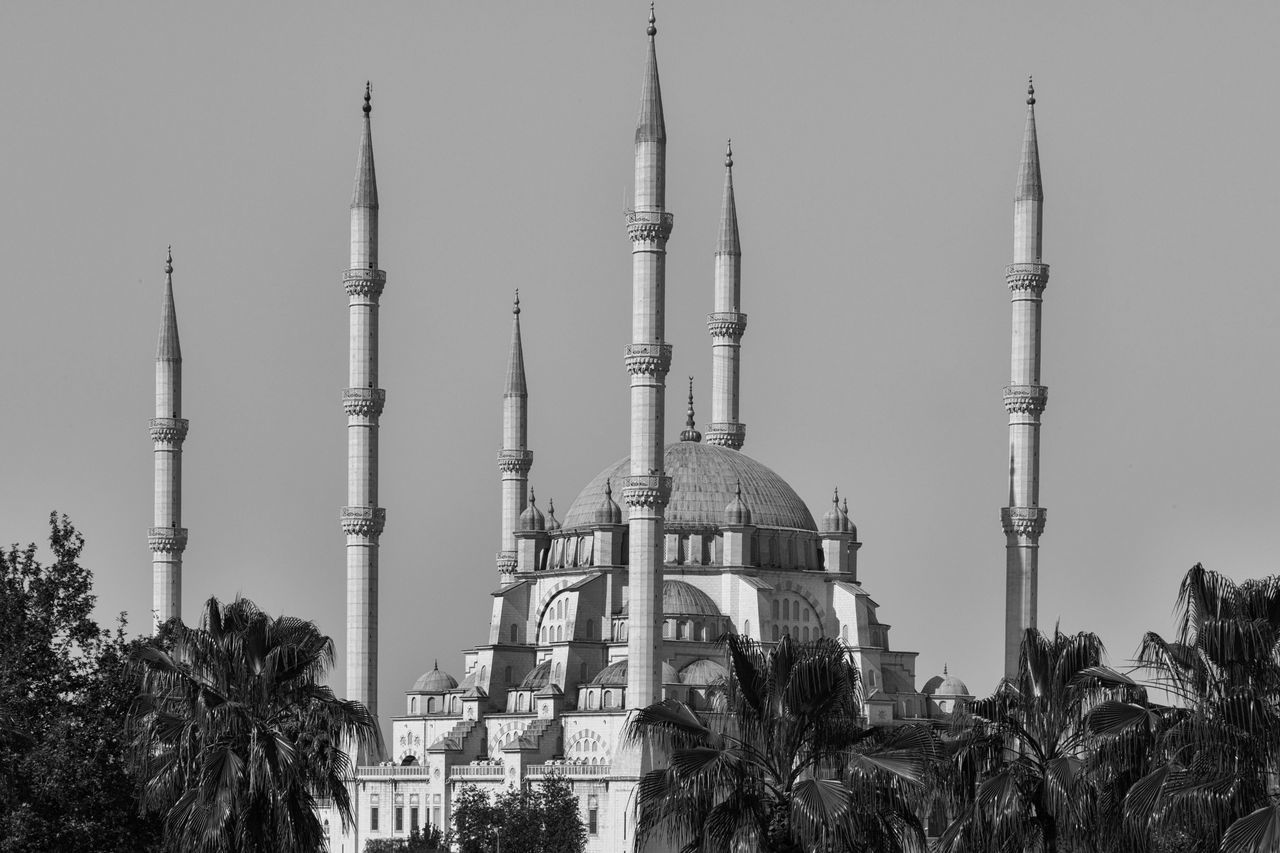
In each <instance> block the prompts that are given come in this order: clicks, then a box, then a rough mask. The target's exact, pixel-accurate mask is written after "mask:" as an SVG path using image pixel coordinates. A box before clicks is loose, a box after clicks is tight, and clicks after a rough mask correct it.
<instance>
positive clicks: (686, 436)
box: [680, 376, 702, 441]
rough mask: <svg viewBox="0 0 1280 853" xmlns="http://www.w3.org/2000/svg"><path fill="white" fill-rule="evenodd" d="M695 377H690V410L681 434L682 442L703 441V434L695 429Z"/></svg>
mask: <svg viewBox="0 0 1280 853" xmlns="http://www.w3.org/2000/svg"><path fill="white" fill-rule="evenodd" d="M693 425H694V421H693V377H692V376H690V377H689V410H688V412H687V413H686V415H685V419H684V431H683V432H681V433H680V440H681V441H702V433H700V432H698V431H697V430H696V429H694V428H693Z"/></svg>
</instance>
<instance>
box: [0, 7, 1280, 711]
mask: <svg viewBox="0 0 1280 853" xmlns="http://www.w3.org/2000/svg"><path fill="white" fill-rule="evenodd" d="M646 5H647V4H642V3H628V4H625V5H624V4H622V3H588V2H580V3H572V4H569V3H558V4H530V3H503V4H496V3H486V4H478V3H448V4H445V3H429V4H427V3H380V4H360V5H358V6H356V5H355V4H352V5H341V4H335V3H326V4H301V3H291V4H238V5H235V4H203V5H196V4H181V5H174V4H166V3H149V4H142V3H128V4H83V5H81V4H71V3H34V2H27V3H9V4H6V5H5V6H4V8H3V10H2V11H0V110H2V111H3V114H4V115H5V116H6V117H7V121H6V129H5V131H4V133H3V134H0V176H2V178H3V193H4V199H5V202H6V203H5V204H4V205H3V206H2V207H0V235H3V237H0V240H2V241H3V242H2V245H3V247H4V254H5V256H6V257H7V258H8V259H9V260H8V262H7V265H6V269H5V276H6V279H7V281H8V284H7V286H6V294H7V295H6V303H5V307H6V311H5V320H6V322H5V323H4V331H3V334H2V335H0V387H3V389H4V391H5V404H6V408H7V409H8V411H7V413H6V416H5V418H4V427H3V429H4V438H3V442H2V443H0V454H2V455H0V537H3V538H4V539H5V540H21V541H24V542H25V541H28V540H32V539H37V540H39V539H41V538H42V537H43V535H44V526H43V525H44V522H43V518H44V516H45V514H46V513H47V512H48V510H49V509H52V508H57V509H59V510H61V511H64V512H66V513H68V514H70V515H71V517H72V519H73V520H74V521H75V523H76V524H77V525H78V526H79V527H80V528H81V530H83V532H84V533H85V535H86V536H87V537H88V539H89V547H88V550H87V552H86V554H85V560H86V562H87V563H88V564H89V565H90V566H91V567H92V568H93V569H94V571H95V572H96V574H97V591H98V594H99V596H100V605H101V611H102V613H101V615H102V617H103V618H104V619H108V618H109V617H110V614H112V613H114V612H115V611H119V610H128V611H129V613H130V615H131V618H132V623H133V627H134V628H135V629H136V630H139V631H142V630H145V628H146V624H147V613H148V611H149V608H150V601H151V590H150V583H151V580H150V553H149V551H148V550H147V540H146V529H147V527H148V526H149V525H150V519H151V488H152V471H151V464H152V462H151V456H152V454H151V443H150V441H149V439H148V437H147V429H146V426H147V419H148V417H150V414H151V411H150V410H151V407H152V400H153V396H152V395H153V387H152V381H153V361H152V359H153V357H154V348H155V342H156V333H157V328H158V323H159V319H160V299H161V289H162V283H163V274H162V267H163V260H164V249H165V246H166V245H167V244H169V243H172V244H173V247H174V264H175V267H176V271H175V290H176V299H177V306H178V316H179V322H180V325H181V333H182V349H183V355H184V358H185V365H184V370H185V376H184V380H185V381H184V385H185V388H184V397H185V399H184V405H185V411H184V414H185V415H186V416H187V417H189V418H190V419H191V433H190V437H189V438H188V440H187V442H186V448H185V450H186V452H185V495H184V522H185V524H186V525H187V526H188V527H189V528H190V530H191V544H190V547H189V549H188V551H187V553H186V562H185V566H186V568H185V580H184V593H185V594H184V602H183V606H184V612H185V614H186V615H187V616H188V617H189V618H195V616H196V614H197V608H198V606H199V604H200V602H201V601H203V600H204V599H205V598H207V597H208V596H209V595H213V594H216V595H218V596H221V597H226V598H229V597H231V596H233V595H235V594H236V593H237V592H239V593H243V594H245V595H247V596H250V597H252V598H253V599H254V600H256V601H257V602H258V603H259V604H261V605H263V606H265V607H266V608H268V609H270V610H273V611H287V612H290V613H296V614H298V615H303V616H307V617H311V618H314V619H315V620H317V621H318V622H319V623H320V625H321V627H322V628H323V629H324V630H325V631H327V632H328V633H330V634H332V635H334V636H335V637H337V638H339V640H341V637H342V635H343V624H344V623H343V601H344V583H345V581H344V565H345V563H344V553H343V536H342V533H341V530H340V528H339V525H338V510H339V507H340V506H341V505H342V504H343V502H344V499H345V465H346V450H345V423H346V421H345V417H344V415H343V413H342V409H341V405H340V390H341V389H342V387H343V386H344V385H345V381H346V357H347V356H346V345H347V341H346V323H347V311H346V299H345V296H344V293H343V290H342V283H341V273H342V270H343V269H344V267H345V266H346V251H347V205H348V202H349V199H350V192H351V182H352V177H353V175H354V170H355V164H356V149H357V143H358V138H359V137H358V134H359V118H360V112H359V106H360V100H361V95H362V92H363V86H364V81H365V80H366V79H371V80H372V81H373V86H374V114H373V119H374V145H375V149H376V153H377V163H378V178H379V190H380V196H381V202H382V217H381V236H382V246H381V260H382V266H383V268H384V269H386V271H387V273H388V283H387V289H386V292H385V294H384V296H383V300H382V304H383V308H384V310H383V325H382V378H381V384H382V385H383V386H384V387H385V388H386V389H387V393H388V402H387V409H386V413H385V415H384V416H383V419H382V424H383V427H382V477H381V489H382V503H383V505H384V506H386V507H387V510H388V522H387V530H386V533H385V534H384V535H383V538H382V573H383V574H382V586H381V592H382V594H381V600H382V610H381V624H382V631H381V643H382V662H381V700H380V701H381V703H382V706H383V708H384V709H393V708H395V707H398V705H399V702H400V693H401V692H402V691H403V690H404V689H405V687H407V686H408V685H409V684H410V683H411V682H412V680H413V678H414V677H416V675H418V674H419V673H420V672H421V671H422V670H424V669H429V668H430V666H431V662H432V659H433V658H435V657H439V659H440V664H441V666H442V668H445V669H448V670H450V671H452V672H454V673H455V674H457V673H458V669H459V665H460V657H459V655H458V649H459V648H460V647H462V646H464V645H469V644H473V643H476V642H480V641H482V640H483V639H484V637H485V632H486V625H487V622H488V618H489V605H490V599H489V597H488V595H487V593H488V592H489V591H490V590H492V589H493V588H494V587H495V586H496V574H495V570H494V562H493V554H494V552H495V551H496V550H497V546H498V526H499V515H498V509H499V503H498V499H499V488H498V484H499V476H498V473H497V470H496V468H495V464H494V451H495V450H496V449H497V447H498V443H499V416H500V403H501V391H502V380H503V369H504V360H505V354H506V347H507V339H508V334H509V330H510V322H509V321H510V314H509V304H510V298H511V290H512V288H514V287H517V286H518V287H519V288H520V291H521V296H522V303H523V307H524V309H525V313H524V314H523V315H522V320H523V322H524V340H525V357H526V361H527V366H528V375H529V389H530V408H531V416H532V418H531V428H530V442H531V447H532V449H533V450H534V452H535V465H534V468H533V471H532V473H531V482H532V483H533V485H534V486H535V488H536V489H537V491H538V494H539V497H540V502H541V501H542V500H545V498H554V499H555V501H556V505H557V507H558V508H561V514H563V511H564V510H567V509H568V505H569V504H570V503H571V501H572V499H573V497H574V496H575V495H576V493H577V491H578V490H579V489H580V488H581V487H582V486H583V485H585V484H586V483H587V482H588V481H589V480H590V479H591V477H592V476H593V475H594V474H595V473H596V472H597V471H599V470H600V469H602V468H603V467H604V466H606V465H608V464H611V463H613V462H614V461H615V460H616V459H617V458H619V457H621V456H623V455H625V453H626V445H627V435H628V432H627V404H628V396H627V377H626V373H625V371H624V369H623V366H622V349H623V346H624V344H625V343H626V340H627V329H628V318H629V313H628V312H629V300H630V287H631V278H630V254H629V252H630V247H629V244H628V242H627V239H626V234H625V230H624V227H623V222H622V217H621V210H622V207H623V204H624V191H625V190H626V188H627V187H628V186H629V184H630V181H631V168H632V159H631V157H632V143H631V139H632V131H633V125H634V119H635V113H636V107H637V99H638V96H639V89H640V74H641V63H642V58H643V50H644V17H645V13H646V8H645V7H646ZM658 19H659V20H658V26H659V34H658V55H659V62H660V67H661V73H662V83H663V97H664V103H665V107H666V117H667V128H668V133H669V139H670V141H669V155H668V169H669V177H668V205H669V207H670V209H671V210H673V211H674V213H675V222H676V225H675V231H674V234H673V236H672V239H671V244H670V255H669V262H668V276H669V277H668V297H667V308H668V313H669V319H668V340H669V341H670V342H671V343H673V344H674V346H675V360H674V363H673V365H672V372H671V376H672V380H671V386H672V387H671V391H670V394H669V397H668V412H669V417H668V423H667V432H668V435H669V436H670V437H671V438H672V439H674V438H675V437H676V435H677V434H678V432H679V430H680V428H681V421H682V417H681V416H680V414H681V413H682V410H683V388H684V381H683V377H684V376H687V375H688V374H690V373H692V374H693V375H694V376H695V377H696V385H697V388H698V409H699V420H700V421H703V420H705V417H706V415H707V414H708V413H709V409H710V406H709V401H708V397H707V391H708V388H709V373H710V342H709V339H708V337H707V334H706V330H705V314H706V312H707V311H709V310H710V308H711V298H712V291H711V273H712V250H713V245H714V239H715V231H716V224H717V223H716V216H717V210H718V205H719V199H720V187H721V181H722V174H723V173H722V166H721V158H722V152H723V148H724V139H725V137H726V136H732V137H733V139H734V150H735V161H736V168H735V180H736V185H737V198H738V210H739V215H740V218H741V232H742V240H743V245H744V274H743V294H744V295H743V300H744V310H745V311H746V312H747V313H748V314H749V315H750V318H751V320H750V327H749V330H748V333H747V336H746V338H745V339H744V350H743V351H744V369H743V403H742V418H743V420H744V421H745V422H746V423H747V424H748V430H749V431H748V441H747V445H746V448H745V450H746V452H747V453H749V454H750V455H752V456H754V457H755V458H757V459H759V460H761V461H762V462H764V463H765V464H767V465H769V466H770V467H772V468H773V469H774V470H776V471H777V472H778V473H779V474H781V475H782V476H784V477H785V478H787V479H788V480H789V481H790V482H791V484H792V485H793V486H794V487H795V488H796V490H797V491H798V492H799V493H800V495H801V496H802V497H803V498H804V499H805V500H806V501H808V503H809V505H810V507H811V509H813V510H814V512H815V514H819V515H820V514H821V512H823V511H825V507H826V502H827V500H828V499H829V495H830V490H831V487H832V486H834V485H839V486H840V489H841V493H842V494H843V495H847V496H848V499H849V505H850V510H851V514H852V515H853V518H854V520H855V522H856V523H857V525H858V528H859V532H860V534H861V537H860V538H861V539H862V541H863V542H864V543H865V545H864V547H863V549H862V551H861V553H860V569H861V575H862V578H863V580H864V583H865V585H866V587H867V588H868V590H869V591H870V592H871V594H872V596H873V597H874V598H875V599H876V601H878V602H879V603H880V605H881V610H880V615H881V618H882V619H883V620H884V621H886V622H889V623H891V624H892V625H893V632H892V635H891V638H892V640H893V642H894V644H895V646H896V647H898V648H907V649H916V650H919V651H920V652H921V658H920V667H919V671H920V674H921V681H923V679H924V678H925V677H927V676H928V675H930V674H932V673H934V672H937V671H940V670H941V668H942V666H943V663H944V662H946V663H949V664H950V667H951V671H952V672H953V673H956V674H959V675H960V676H961V677H963V678H964V679H965V680H966V681H967V682H968V683H969V685H970V687H971V688H972V689H973V690H975V691H977V692H985V691H986V690H988V689H989V688H990V687H991V686H993V684H994V683H995V680H996V678H997V677H998V674H999V670H1000V665H1001V658H1000V645H1001V637H1002V619H1003V610H1004V602H1003V596H1004V592H1003V573H1004V538H1003V536H1002V534H1001V532H1000V523H999V508H1000V507H1001V506H1002V505H1003V504H1004V503H1005V502H1006V496H1007V483H1006V476H1007V470H1006V469H1007V455H1006V453H1007V446H1006V441H1007V436H1006V426H1005V413H1004V409H1003V406H1002V403H1001V387H1002V386H1003V385H1004V384H1005V382H1006V381H1007V380H1008V370H1009V367H1008V349H1009V297H1008V291H1007V288H1006V287H1005V284H1004V280H1003V268H1004V265H1005V264H1006V263H1008V262H1009V261H1010V257H1011V250H1012V236H1011V223H1012V203H1011V200H1012V194H1013V185H1014V178H1015V175H1016V170H1017V159H1018V151H1019V144H1020V137H1021V134H1022V126H1023V119H1024V114H1025V106H1024V104H1023V98H1024V94H1023V89H1024V86H1025V82H1026V77H1027V75H1028V74H1029V73H1034V74H1035V77H1036V88H1037V94H1038V105H1037V119H1038V124H1039V130H1040V151H1041V157H1042V163H1043V172H1044V182H1045V194H1046V211H1047V214H1046V226H1045V260H1046V262H1048V263H1049V264H1050V265H1051V267H1052V278H1051V280H1050V284H1049V287H1048V290H1047V291H1046V293H1045V312H1044V318H1045V332H1044V362H1043V364H1044V372H1043V375H1044V381H1045V382H1046V384H1048V386H1049V388H1050V398H1049V408H1048V410H1047V412H1046V413H1045V416H1044V424H1045V425H1044V429H1043V457H1042V458H1043V463H1042V475H1041V476H1042V487H1041V498H1042V502H1043V503H1044V505H1045V506H1047V507H1048V508H1049V516H1048V518H1049V520H1048V527H1047V530H1046V532H1045V535H1044V537H1043V539H1042V540H1041V543H1042V554H1041V579H1040V618H1041V623H1042V626H1046V627H1052V625H1053V622H1054V620H1055V619H1058V618H1059V617H1060V618H1061V620H1062V625H1063V627H1064V628H1065V629H1068V630H1078V629H1092V630H1095V631H1097V632H1098V633H1100V634H1101V636H1102V638H1103V640H1104V641H1105V642H1106V643H1107V645H1108V647H1109V649H1110V650H1111V653H1112V658H1113V660H1116V659H1119V660H1123V659H1125V658H1127V657H1128V656H1129V655H1130V654H1131V653H1132V651H1133V650H1134V648H1135V647H1136V645H1137V643H1138V640H1139V638H1140V637H1141V634H1142V632H1143V631H1146V630H1159V631H1162V632H1163V631H1167V630H1169V627H1170V620H1169V612H1170V609H1171V607H1172V604H1173V600H1174V596H1175V593H1176V584H1177V581H1178V579H1179V578H1180V577H1181V575H1182V573H1183V572H1184V571H1185V570H1186V569H1187V568H1188V567H1189V566H1190V565H1191V564H1192V563H1193V562H1195V561H1197V560H1203V561H1204V562H1205V563H1206V564H1207V565H1208V566H1209V567H1211V568H1215V569H1218V570H1220V571H1224V572H1226V573H1228V574H1230V575H1233V576H1235V577H1246V576H1251V575H1261V574H1266V573H1271V572H1273V571H1275V569H1276V566H1275V563H1274V561H1273V559H1272V553H1273V551H1274V532H1275V530H1276V518H1277V515H1280V497H1278V496H1277V489H1276V486H1275V483H1276V480H1277V477H1276V474H1277V454H1276V451H1275V439H1274V433H1275V420H1276V413H1277V399H1276V397H1277V392H1276V390H1275V382H1274V380H1273V379H1272V378H1271V374H1272V372H1273V369H1274V365H1276V363H1277V362H1278V361H1280V336H1277V335H1276V334H1275V327H1276V317H1277V314H1278V312H1280V291H1278V290H1277V288H1276V286H1275V280H1276V273H1275V271H1274V270H1273V269H1271V266H1270V255H1271V252H1270V250H1268V249H1267V248H1266V247H1267V246H1269V245H1274V244H1275V242H1276V234H1277V230H1278V229H1280V204H1278V203H1277V188H1280V165H1278V159H1277V157H1276V156H1275V152H1276V150H1277V149H1278V148H1280V139H1278V138H1277V136H1278V135H1280V130H1278V129H1280V122H1278V121H1277V113H1276V109H1275V106H1274V104H1275V100H1276V99H1275V87H1276V80H1277V79H1280V73H1278V72H1280V57H1278V55H1277V51H1276V50H1275V39H1276V35H1277V32H1278V29H1277V25H1278V24H1280V7H1277V6H1275V5H1274V4H1261V3H1259V4H1230V5H1226V4H1217V5H1209V4H1194V5H1193V4H1170V3H1143V4H1138V3H1129V4H1111V3H1093V4H1052V5H1050V4H1013V3H1000V4H994V3H983V4H975V3H969V4H903V3H894V4H890V3H880V4H865V3H858V4H851V3H830V4H816V3H814V4H794V3H773V4H760V3H741V2H737V3H728V2H702V3H696V4H694V3H680V4H677V3H672V2H667V3H664V4H662V5H661V6H660V7H659V9H658ZM544 496H545V498H544ZM336 683H338V684H341V683H342V682H341V679H337V680H336Z"/></svg>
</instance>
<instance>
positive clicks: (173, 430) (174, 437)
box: [149, 418, 191, 444]
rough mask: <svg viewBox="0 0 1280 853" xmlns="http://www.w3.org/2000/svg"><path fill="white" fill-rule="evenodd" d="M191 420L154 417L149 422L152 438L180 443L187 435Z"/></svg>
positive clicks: (170, 442) (169, 442)
mask: <svg viewBox="0 0 1280 853" xmlns="http://www.w3.org/2000/svg"><path fill="white" fill-rule="evenodd" d="M190 425H191V422H190V421H188V420H187V419H186V418H152V419H151V421H150V422H149V426H150V428H151V440H152V441H159V442H164V443H166V444H180V443H181V442H182V441H184V440H185V439H186V437H187V427H189V426H190Z"/></svg>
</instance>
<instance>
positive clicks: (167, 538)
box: [147, 527, 187, 554]
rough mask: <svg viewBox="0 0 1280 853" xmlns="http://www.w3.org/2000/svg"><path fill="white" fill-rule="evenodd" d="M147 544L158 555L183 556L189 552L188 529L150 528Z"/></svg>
mask: <svg viewBox="0 0 1280 853" xmlns="http://www.w3.org/2000/svg"><path fill="white" fill-rule="evenodd" d="M147 544H148V545H150V546H151V550H152V551H154V552H155V553H157V554H181V553H182V552H183V551H185V550H187V528H185V527H152V528H149V529H148V530H147Z"/></svg>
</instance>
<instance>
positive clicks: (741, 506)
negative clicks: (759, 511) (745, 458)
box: [724, 483, 751, 526]
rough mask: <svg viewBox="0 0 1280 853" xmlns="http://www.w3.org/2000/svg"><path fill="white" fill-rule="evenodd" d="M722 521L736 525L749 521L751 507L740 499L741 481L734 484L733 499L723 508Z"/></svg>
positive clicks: (748, 522)
mask: <svg viewBox="0 0 1280 853" xmlns="http://www.w3.org/2000/svg"><path fill="white" fill-rule="evenodd" d="M724 523H725V524H729V525H738V526H740V525H744V524H750V523H751V509H750V508H749V507H748V506H747V504H746V502H745V501H743V500H742V483H737V484H736V485H735V486H734V495H733V500H731V501H729V505H728V506H727V507H725V508H724Z"/></svg>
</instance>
